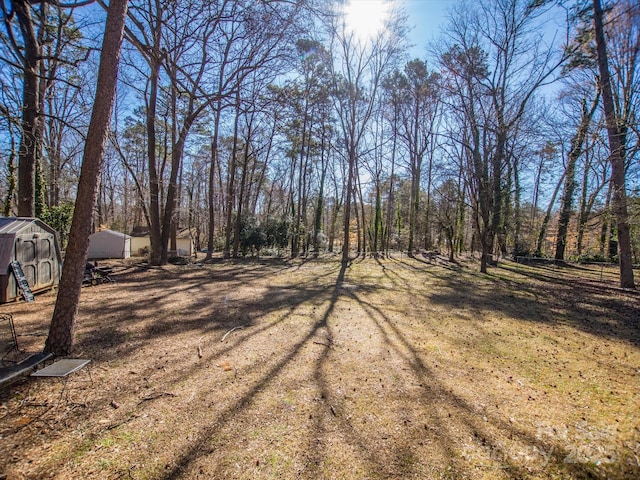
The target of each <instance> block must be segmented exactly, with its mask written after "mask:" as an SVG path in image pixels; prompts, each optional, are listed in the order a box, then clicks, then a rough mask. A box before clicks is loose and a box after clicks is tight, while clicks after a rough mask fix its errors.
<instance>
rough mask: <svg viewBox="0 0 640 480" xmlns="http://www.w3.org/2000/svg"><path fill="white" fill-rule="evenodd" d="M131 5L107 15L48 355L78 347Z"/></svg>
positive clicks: (122, 3) (116, 1) (116, 4)
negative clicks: (77, 328)
mask: <svg viewBox="0 0 640 480" xmlns="http://www.w3.org/2000/svg"><path fill="white" fill-rule="evenodd" d="M127 4H128V0H111V3H110V6H109V10H108V13H107V20H106V25H105V31H104V38H103V41H102V49H101V54H100V67H99V69H98V80H97V86H96V100H95V103H94V106H93V112H92V114H91V122H90V124H89V130H88V132H87V141H86V143H85V148H84V155H83V164H82V172H81V174H80V180H79V182H78V194H77V197H76V208H75V211H74V214H73V222H72V225H71V232H70V234H69V246H68V248H67V251H66V255H65V262H64V266H63V268H62V278H61V280H60V286H59V290H58V298H57V300H56V305H55V309H54V311H53V317H52V319H51V325H50V327H49V336H48V337H47V341H46V344H45V351H46V352H51V353H54V354H55V355H68V354H69V353H70V352H71V350H72V348H73V341H74V330H75V323H76V315H77V311H78V301H79V299H80V289H81V288H82V277H83V273H84V268H85V262H86V259H87V251H88V248H89V234H90V233H91V219H92V214H93V206H94V205H95V202H96V196H97V187H98V180H99V178H100V171H101V169H102V164H103V154H104V149H105V143H106V140H107V133H108V131H109V123H110V121H111V112H112V109H113V102H114V98H115V92H116V83H117V77H118V66H119V61H120V47H121V45H122V35H123V29H124V23H125V18H126V13H127Z"/></svg>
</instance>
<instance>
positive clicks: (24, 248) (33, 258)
mask: <svg viewBox="0 0 640 480" xmlns="http://www.w3.org/2000/svg"><path fill="white" fill-rule="evenodd" d="M37 240H38V239H37V238H33V236H32V235H29V236H26V235H20V236H19V237H18V238H16V244H15V248H16V260H18V262H20V266H21V267H22V271H23V272H24V276H25V278H26V279H27V283H28V284H29V286H30V287H31V288H35V287H36V285H37V283H36V279H37V278H38V276H37V269H36V265H37V254H36V247H37V245H36V242H37Z"/></svg>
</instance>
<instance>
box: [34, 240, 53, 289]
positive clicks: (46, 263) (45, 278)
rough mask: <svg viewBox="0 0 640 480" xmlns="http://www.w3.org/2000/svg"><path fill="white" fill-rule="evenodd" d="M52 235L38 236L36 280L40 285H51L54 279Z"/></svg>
mask: <svg viewBox="0 0 640 480" xmlns="http://www.w3.org/2000/svg"><path fill="white" fill-rule="evenodd" d="M53 252H54V245H53V236H52V235H46V236H42V237H40V238H38V252H37V253H38V280H39V283H40V284H42V285H51V284H53V280H54V275H53V272H54V268H53V266H54V254H53Z"/></svg>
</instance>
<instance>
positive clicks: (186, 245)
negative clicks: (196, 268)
mask: <svg viewBox="0 0 640 480" xmlns="http://www.w3.org/2000/svg"><path fill="white" fill-rule="evenodd" d="M176 247H177V249H178V251H177V252H171V254H175V255H179V256H181V257H191V256H193V255H195V252H196V246H195V242H194V241H193V238H192V236H191V231H190V230H189V229H185V230H182V231H180V232H178V234H177V235H176ZM149 250H151V238H150V235H149V229H148V228H146V227H135V228H134V229H133V231H132V232H131V255H133V256H140V257H142V256H144V255H146V254H147V253H149Z"/></svg>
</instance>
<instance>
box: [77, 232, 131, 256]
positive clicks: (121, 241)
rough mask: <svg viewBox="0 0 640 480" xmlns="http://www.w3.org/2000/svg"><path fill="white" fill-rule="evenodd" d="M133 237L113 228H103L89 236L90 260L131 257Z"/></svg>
mask: <svg viewBox="0 0 640 480" xmlns="http://www.w3.org/2000/svg"><path fill="white" fill-rule="evenodd" d="M130 256H131V237H130V236H129V235H125V234H124V233H120V232H114V231H113V230H101V231H100V232H96V233H94V234H93V235H91V236H90V237H89V255H88V259H89V260H100V259H105V258H129V257H130Z"/></svg>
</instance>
